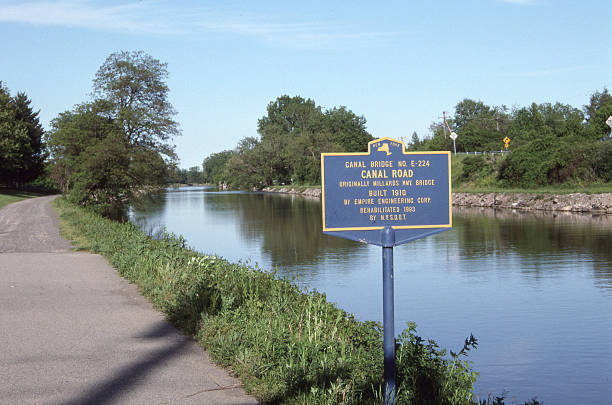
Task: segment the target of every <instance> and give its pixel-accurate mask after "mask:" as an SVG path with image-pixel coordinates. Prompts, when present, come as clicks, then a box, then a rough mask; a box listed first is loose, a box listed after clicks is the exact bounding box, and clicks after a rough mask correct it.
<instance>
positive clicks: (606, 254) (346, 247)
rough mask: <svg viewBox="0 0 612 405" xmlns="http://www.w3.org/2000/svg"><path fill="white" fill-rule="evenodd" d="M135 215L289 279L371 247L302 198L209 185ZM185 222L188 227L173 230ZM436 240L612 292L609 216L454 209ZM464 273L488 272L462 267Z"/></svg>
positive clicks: (454, 252)
mask: <svg viewBox="0 0 612 405" xmlns="http://www.w3.org/2000/svg"><path fill="white" fill-rule="evenodd" d="M130 218H131V220H132V221H133V222H136V223H138V224H139V225H140V227H141V228H142V229H145V230H146V231H148V232H149V233H155V232H157V231H159V229H161V228H164V227H168V228H169V230H170V231H174V232H177V233H180V234H183V235H184V236H186V237H187V240H188V241H189V243H191V245H192V246H194V247H195V248H196V249H203V248H204V249H207V250H208V251H209V252H215V253H218V254H221V255H222V256H226V257H232V258H233V259H235V260H237V259H246V258H247V257H251V258H252V259H253V260H254V261H257V262H258V263H260V264H261V265H262V266H264V267H267V268H271V267H276V266H278V267H282V268H284V271H285V272H286V273H287V274H288V275H297V274H300V273H301V272H303V269H304V266H306V267H307V268H308V269H310V270H312V271H316V266H317V265H318V264H320V263H322V262H326V261H329V260H332V261H334V259H336V260H345V258H346V257H348V256H358V257H359V256H361V255H362V254H366V252H365V250H367V246H365V245H363V244H360V243H356V242H352V241H349V240H345V239H341V238H335V237H331V236H327V235H324V234H322V232H321V228H322V226H321V202H320V200H318V199H308V198H304V197H301V196H297V195H285V194H280V195H274V194H265V193H242V192H213V191H212V189H211V188H207V187H185V188H180V189H170V190H168V191H165V192H159V193H153V194H148V195H146V196H144V197H142V198H140V199H139V200H137V201H136V202H134V204H133V205H132V207H131V210H130ZM190 218H191V220H190ZM196 218H198V220H196ZM179 222H184V223H185V225H186V227H187V229H184V228H181V229H178V230H177V229H174V228H175V227H174V226H173V225H175V224H177V223H179ZM203 233H206V234H208V235H203ZM229 233H231V234H232V235H229ZM189 235H191V237H188V236H189ZM442 235H445V234H442ZM224 236H226V237H228V238H229V240H232V239H238V240H239V241H240V244H241V245H244V246H250V247H251V249H250V252H246V253H252V255H251V256H245V255H244V254H242V253H239V254H238V255H237V256H234V255H233V254H232V253H231V252H229V249H228V247H229V248H231V249H235V250H237V251H240V250H241V246H237V245H236V244H235V243H231V244H230V246H228V245H227V243H224V244H222V245H223V248H221V249H220V250H218V251H217V250H216V249H215V247H216V246H219V238H223V237H224ZM449 238H451V239H452V243H450V242H449ZM437 240H440V241H445V243H444V244H445V245H446V250H445V254H446V255H447V256H449V255H450V256H453V257H456V258H457V259H458V260H464V261H465V260H477V259H486V258H491V257H493V258H496V257H497V258H502V257H506V258H508V257H511V256H513V255H514V256H515V257H514V260H513V262H514V263H515V264H516V265H514V266H508V268H507V271H516V272H520V273H522V274H523V275H524V276H525V277H529V278H534V279H537V278H541V277H551V276H552V277H554V276H555V275H559V274H560V272H563V271H571V270H572V268H571V266H570V267H568V266H566V265H562V264H567V259H568V258H571V261H572V262H575V261H579V262H582V263H589V265H590V267H591V268H592V271H593V273H594V274H593V277H594V280H595V281H596V284H597V285H598V286H600V287H603V288H606V289H609V290H610V293H612V216H610V215H591V214H577V213H569V212H565V213H558V212H557V213H552V212H543V211H520V210H495V209H490V208H466V207H455V208H454V209H453V230H452V232H451V233H449V234H448V235H446V236H441V237H438V238H437ZM254 245H256V246H254ZM440 246H441V245H440ZM209 249H210V250H209ZM449 249H450V250H449ZM450 256H449V257H450ZM555 264H561V265H555ZM460 271H463V272H468V273H471V272H486V271H489V268H488V267H486V266H461V267H460Z"/></svg>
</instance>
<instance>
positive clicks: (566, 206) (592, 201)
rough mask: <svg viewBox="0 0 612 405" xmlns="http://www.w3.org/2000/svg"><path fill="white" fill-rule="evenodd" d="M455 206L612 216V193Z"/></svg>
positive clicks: (505, 196)
mask: <svg viewBox="0 0 612 405" xmlns="http://www.w3.org/2000/svg"><path fill="white" fill-rule="evenodd" d="M262 191H264V192H269V193H285V194H299V195H303V196H306V197H316V198H320V197H321V189H320V188H307V189H305V190H297V189H295V188H291V187H284V188H273V187H268V188H264V189H263V190H262ZM452 200H453V205H457V206H465V207H487V208H509V209H518V210H542V211H568V212H596V213H606V214H612V193H604V194H584V193H572V194H529V193H453V197H452Z"/></svg>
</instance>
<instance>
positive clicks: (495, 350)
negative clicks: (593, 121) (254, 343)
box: [129, 187, 612, 404]
mask: <svg viewBox="0 0 612 405" xmlns="http://www.w3.org/2000/svg"><path fill="white" fill-rule="evenodd" d="M129 216H130V220H131V221H133V222H134V223H136V224H138V225H139V226H140V227H141V228H142V229H144V230H145V231H147V232H151V233H155V232H157V231H158V230H159V229H161V228H165V229H166V230H167V231H169V232H174V233H176V234H181V235H183V236H184V237H185V238H186V239H187V243H188V244H189V245H190V246H191V247H192V248H194V249H196V250H198V251H201V252H203V253H208V254H216V255H219V256H222V257H224V258H226V259H228V260H230V261H235V262H237V261H243V262H250V263H251V264H253V265H255V264H257V265H259V266H260V267H261V268H263V269H266V270H272V269H277V271H278V274H280V275H281V276H283V277H288V278H293V279H294V280H295V282H296V283H298V284H300V285H301V286H303V287H304V288H308V289H316V290H318V291H321V292H324V293H325V294H326V295H327V298H328V300H330V301H333V302H335V303H337V304H338V306H339V307H341V308H343V309H345V310H347V311H348V312H351V313H354V314H355V315H356V316H357V317H358V318H359V319H361V320H376V321H381V320H382V274H381V272H382V270H381V269H382V253H381V248H380V247H377V246H369V245H364V244H359V243H356V242H352V241H348V240H344V239H340V238H334V237H330V236H326V235H323V234H322V233H321V202H320V201H319V200H318V199H307V198H304V197H301V196H296V195H277V194H262V193H242V192H213V191H212V190H210V189H206V188H203V187H185V188H179V189H169V190H167V191H166V192H162V193H159V194H153V195H150V196H148V197H146V198H143V199H142V200H141V201H139V202H137V203H135V204H134V205H133V206H132V207H131V208H130V212H129ZM394 264H395V324H396V329H397V330H396V332H397V333H399V332H401V330H402V329H404V327H405V325H406V323H407V322H408V321H415V322H416V323H417V325H418V333H419V335H420V336H422V337H424V338H432V339H434V340H436V341H437V342H438V343H439V344H440V346H441V347H446V348H448V349H451V350H455V351H456V350H458V349H459V348H460V347H461V346H462V344H463V340H464V339H465V338H466V337H468V336H469V335H470V334H471V333H472V334H474V336H476V338H477V339H478V343H479V345H478V349H477V350H476V351H474V352H470V357H469V359H470V360H471V361H472V362H473V364H472V365H473V368H474V369H475V370H476V371H478V372H480V378H479V380H478V382H477V384H476V392H477V394H478V395H479V396H480V397H481V398H485V397H487V395H489V394H501V393H505V394H506V398H509V399H511V400H515V401H526V400H528V399H531V398H533V397H537V398H538V400H540V401H543V402H544V403H545V404H587V403H588V404H610V403H612V216H605V215H604V216H594V215H583V214H581V215H578V214H569V213H565V214H553V213H544V212H540V213H525V212H519V211H513V210H493V209H474V208H472V209H465V208H464V209H461V208H455V209H454V210H453V229H452V230H450V231H447V232H443V233H441V234H438V235H435V236H431V237H429V238H425V239H421V240H418V241H415V242H412V243H409V244H406V245H402V246H398V247H396V248H395V249H394Z"/></svg>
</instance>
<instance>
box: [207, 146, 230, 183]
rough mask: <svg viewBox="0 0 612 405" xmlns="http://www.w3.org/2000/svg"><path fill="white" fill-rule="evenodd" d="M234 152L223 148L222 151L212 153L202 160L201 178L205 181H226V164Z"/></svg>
mask: <svg viewBox="0 0 612 405" xmlns="http://www.w3.org/2000/svg"><path fill="white" fill-rule="evenodd" d="M233 154H234V152H233V151H230V150H224V151H223V152H218V153H213V154H211V155H209V156H208V157H207V158H206V159H204V162H202V178H203V181H204V182H205V183H210V184H218V183H221V182H226V183H227V178H226V170H225V169H226V165H227V162H228V160H229V159H230V158H231V157H232V156H233Z"/></svg>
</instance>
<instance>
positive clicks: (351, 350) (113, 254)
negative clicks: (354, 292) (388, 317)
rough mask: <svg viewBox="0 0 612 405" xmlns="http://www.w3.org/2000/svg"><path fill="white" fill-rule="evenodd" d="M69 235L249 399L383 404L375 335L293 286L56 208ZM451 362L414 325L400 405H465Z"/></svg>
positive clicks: (456, 359) (376, 327) (467, 389)
mask: <svg viewBox="0 0 612 405" xmlns="http://www.w3.org/2000/svg"><path fill="white" fill-rule="evenodd" d="M56 209H58V210H59V212H60V216H61V218H62V221H63V222H64V224H65V225H66V224H67V225H68V226H67V227H65V226H64V232H68V235H67V236H68V237H70V238H72V239H77V240H78V241H79V243H80V247H81V248H87V249H90V250H92V251H94V252H97V253H101V254H102V255H104V256H105V257H106V258H107V259H108V260H109V261H110V263H111V264H112V265H113V266H114V267H115V268H117V269H118V270H119V273H120V274H121V275H122V276H123V277H125V278H127V279H128V280H130V281H132V282H135V283H137V284H138V285H139V287H140V290H141V291H142V293H143V294H144V295H145V296H147V297H148V298H149V299H150V300H151V301H152V302H153V304H154V305H155V307H156V308H158V309H159V310H161V311H163V312H164V313H165V314H166V316H167V317H168V318H169V319H170V320H171V321H172V322H174V323H175V324H176V325H177V326H179V327H180V328H182V329H183V330H184V331H186V332H188V333H190V334H192V335H194V336H196V337H197V339H198V341H199V342H200V343H201V344H202V346H204V347H205V348H206V350H207V351H208V352H209V353H210V354H211V356H212V357H213V358H214V359H215V361H217V362H218V363H219V364H221V365H224V366H226V367H230V368H231V369H232V370H233V371H234V372H235V373H236V374H237V375H238V376H239V377H240V378H241V379H242V381H243V382H244V384H245V387H246V389H247V391H248V392H250V393H252V394H254V395H255V396H256V397H257V398H258V399H259V400H261V401H263V402H266V403H272V404H274V403H283V404H305V403H306V404H313V405H317V404H321V405H323V404H346V405H349V404H368V405H369V404H382V403H383V401H382V396H381V392H382V385H383V345H382V330H381V329H382V328H381V325H380V324H378V323H375V322H360V321H357V320H356V319H355V318H354V317H353V316H352V315H350V314H348V313H346V312H345V311H342V310H341V309H338V308H337V307H336V306H335V305H333V304H331V303H329V302H328V301H327V300H326V299H325V295H323V294H320V293H317V292H314V291H311V292H308V291H307V292H304V291H300V290H299V289H298V287H296V286H295V285H294V284H293V283H291V282H290V281H288V280H285V279H279V278H277V277H275V275H274V274H273V273H268V272H264V271H261V270H259V269H257V268H253V267H251V266H247V265H245V264H242V263H237V264H232V263H229V262H227V261H226V260H224V259H222V258H219V257H216V256H209V255H201V254H198V253H196V252H194V251H192V250H190V249H187V248H185V240H184V239H183V238H182V237H176V236H174V235H171V234H167V233H161V234H159V235H157V236H156V239H153V238H151V237H148V236H146V235H145V234H144V233H142V232H141V231H140V230H138V229H137V228H136V227H135V226H134V225H132V224H130V223H118V222H113V221H110V220H107V219H104V218H102V217H100V216H98V215H95V214H93V213H91V212H88V211H87V210H84V209H82V208H79V207H75V206H74V205H71V204H69V203H68V202H67V201H65V200H62V199H58V200H56ZM475 343H476V342H475V339H473V338H470V339H468V340H467V341H466V345H465V346H464V348H463V349H462V350H461V351H460V352H459V353H457V354H455V353H452V352H451V356H450V358H447V357H446V356H445V351H443V350H440V349H439V348H438V347H437V345H436V344H435V342H433V341H428V342H427V343H425V342H424V340H423V339H422V338H420V337H418V336H417V335H416V332H415V327H414V325H413V324H411V325H409V329H408V330H407V331H405V332H404V333H403V334H402V335H401V337H400V339H399V340H398V341H397V344H398V346H397V364H398V378H397V385H398V387H400V391H399V395H398V402H397V403H398V405H403V404H419V403H420V404H433V403H436V404H468V403H473V402H470V401H471V397H472V394H471V391H472V384H473V382H474V380H475V376H476V374H475V373H474V372H473V371H471V369H470V367H469V364H468V363H467V362H465V361H464V360H463V356H464V355H465V353H466V352H467V350H468V349H469V348H470V347H473V346H475Z"/></svg>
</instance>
